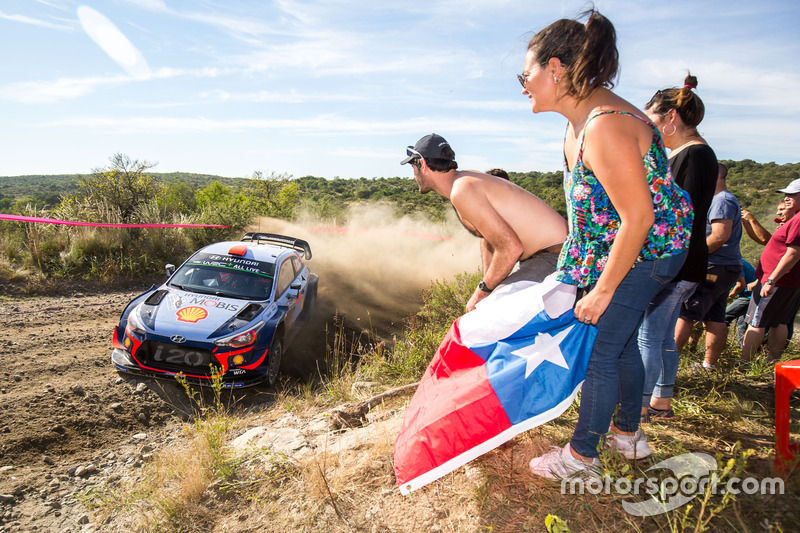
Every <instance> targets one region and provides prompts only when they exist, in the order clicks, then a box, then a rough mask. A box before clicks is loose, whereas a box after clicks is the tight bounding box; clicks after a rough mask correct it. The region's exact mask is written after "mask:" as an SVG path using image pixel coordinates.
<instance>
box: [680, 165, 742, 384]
mask: <svg viewBox="0 0 800 533" xmlns="http://www.w3.org/2000/svg"><path fill="white" fill-rule="evenodd" d="M727 176H728V169H727V167H725V165H723V164H722V163H720V164H719V174H718V175H717V188H716V194H715V195H714V199H713V200H712V201H711V208H710V209H709V211H708V217H707V218H708V222H707V225H706V235H707V236H706V241H707V243H708V251H709V254H708V275H707V276H706V280H705V281H703V282H702V283H700V285H698V286H697V289H696V290H695V291H694V294H692V295H691V296H690V297H689V299H688V300H687V301H686V303H685V304H684V307H683V309H682V310H681V313H680V319H679V320H678V325H677V328H676V329H675V340H676V343H677V345H678V349H679V350H680V349H681V348H683V345H684V344H686V341H687V339H688V338H689V335H690V334H691V332H692V327H693V326H694V323H695V322H697V321H702V322H703V323H704V324H705V327H706V351H705V358H704V361H703V368H705V369H708V370H716V369H717V360H718V359H719V356H720V354H722V350H723V348H725V342H726V340H727V337H728V327H727V325H726V324H725V304H726V302H727V300H728V293H729V292H730V290H731V288H732V287H733V285H734V284H735V283H736V280H738V279H739V277H740V276H741V275H742V254H741V252H740V251H739V241H740V240H741V239H742V208H741V206H740V205H739V201H738V200H737V199H736V197H735V196H734V195H733V194H732V193H731V192H730V191H728V186H727Z"/></svg>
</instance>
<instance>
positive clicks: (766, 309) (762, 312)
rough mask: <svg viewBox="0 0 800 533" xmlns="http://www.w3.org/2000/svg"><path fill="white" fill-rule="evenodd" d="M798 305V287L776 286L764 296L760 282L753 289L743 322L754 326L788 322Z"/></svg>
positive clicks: (771, 325)
mask: <svg viewBox="0 0 800 533" xmlns="http://www.w3.org/2000/svg"><path fill="white" fill-rule="evenodd" d="M798 305H800V289H794V288H789V287H776V289H775V291H773V293H772V294H770V295H769V296H767V297H766V298H762V297H761V282H760V281H759V282H758V284H757V285H756V287H755V288H754V289H753V296H752V298H751V299H750V306H749V307H748V308H747V316H746V317H745V322H747V325H749V326H752V327H754V328H775V327H778V326H780V325H781V324H789V323H790V322H791V321H792V319H793V317H794V313H795V312H796V311H797V306H798Z"/></svg>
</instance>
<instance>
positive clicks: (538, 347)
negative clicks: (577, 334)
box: [511, 326, 575, 378]
mask: <svg viewBox="0 0 800 533" xmlns="http://www.w3.org/2000/svg"><path fill="white" fill-rule="evenodd" d="M574 327H575V326H570V327H568V328H567V329H565V330H563V331H561V332H559V333H556V335H555V337H554V336H552V335H550V334H549V333H542V334H541V335H538V336H537V337H536V340H535V341H533V344H531V345H529V346H525V347H523V348H520V349H519V350H515V351H513V352H511V355H516V356H517V357H522V358H524V359H527V360H528V364H527V365H526V366H525V377H526V378H527V377H528V376H530V375H531V372H533V371H534V370H536V368H537V367H538V366H539V365H540V364H542V363H543V362H544V361H550V362H551V363H553V364H554V365H558V366H560V367H563V368H566V369H567V370H569V366H568V365H567V360H566V359H564V354H562V353H561V348H560V347H559V346H558V345H559V344H560V343H561V341H563V340H564V338H565V337H566V336H567V335H568V334H569V332H570V331H571V330H572V328H574Z"/></svg>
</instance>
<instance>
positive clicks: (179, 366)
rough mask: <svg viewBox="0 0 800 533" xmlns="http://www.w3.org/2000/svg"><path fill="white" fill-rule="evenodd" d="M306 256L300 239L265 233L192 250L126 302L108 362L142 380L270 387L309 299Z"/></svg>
mask: <svg viewBox="0 0 800 533" xmlns="http://www.w3.org/2000/svg"><path fill="white" fill-rule="evenodd" d="M307 259H311V247H310V246H309V245H308V243H307V242H306V241H303V240H300V239H294V238H292V237H286V236H284V235H276V234H272V233H247V234H246V235H245V236H244V237H242V240H241V241H228V242H218V243H215V244H211V245H208V246H206V247H204V248H201V249H200V250H198V251H197V252H195V253H194V254H193V255H192V256H191V257H189V259H187V260H186V262H185V263H183V264H182V265H181V266H180V268H178V269H177V270H176V271H175V272H174V273H171V275H170V277H169V279H168V280H167V282H166V283H164V284H163V285H161V286H160V287H156V286H153V287H151V288H150V290H148V291H147V292H145V293H143V294H140V295H139V296H137V297H136V298H134V299H133V300H131V302H130V303H129V304H128V305H127V306H126V307H125V309H124V311H123V312H122V317H121V318H120V322H119V325H118V326H117V327H116V328H115V330H114V340H113V346H114V348H113V352H112V355H111V360H112V361H113V362H114V365H116V367H117V369H119V370H120V371H123V372H131V373H137V374H144V375H148V376H151V377H169V378H171V377H172V376H175V375H176V374H178V373H181V374H183V375H184V376H185V377H186V378H187V380H188V381H190V382H194V383H200V384H205V385H210V384H211V381H212V379H213V378H214V377H216V376H219V377H220V378H221V379H222V383H223V385H224V386H226V387H245V386H250V385H255V384H256V383H260V382H263V381H266V383H267V384H268V385H270V386H271V385H274V384H275V381H276V380H277V378H278V371H279V369H280V366H281V357H282V355H283V351H284V350H285V349H286V347H287V346H288V345H289V343H290V342H291V340H292V339H293V338H294V337H295V335H296V334H297V332H298V331H299V330H300V328H301V327H302V326H303V325H304V324H305V323H307V322H308V320H309V318H310V315H311V311H312V309H313V308H314V305H315V301H316V295H317V276H315V275H314V274H311V272H310V271H309V269H308V266H306V264H305V263H304V262H303V261H304V260H307ZM173 268H174V267H172V265H167V271H168V273H170V271H171V270H172V269H173Z"/></svg>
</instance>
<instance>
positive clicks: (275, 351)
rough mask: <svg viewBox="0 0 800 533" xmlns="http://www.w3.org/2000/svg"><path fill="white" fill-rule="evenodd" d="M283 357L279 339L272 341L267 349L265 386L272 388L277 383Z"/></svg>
mask: <svg viewBox="0 0 800 533" xmlns="http://www.w3.org/2000/svg"><path fill="white" fill-rule="evenodd" d="M282 357H283V345H282V344H281V341H280V339H277V338H276V339H275V340H273V341H272V346H270V349H269V366H268V367H267V385H269V386H270V387H272V386H274V385H275V383H276V382H277V381H278V372H279V371H280V369H281V358H282Z"/></svg>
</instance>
